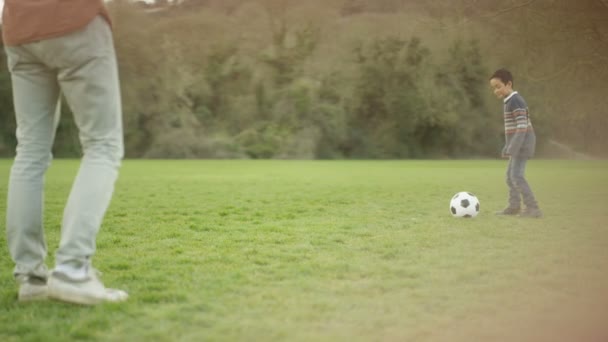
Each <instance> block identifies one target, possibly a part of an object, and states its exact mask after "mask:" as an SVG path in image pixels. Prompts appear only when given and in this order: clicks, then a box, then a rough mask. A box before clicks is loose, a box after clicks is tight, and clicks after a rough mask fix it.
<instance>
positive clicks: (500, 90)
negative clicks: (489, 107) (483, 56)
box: [490, 78, 513, 99]
mask: <svg viewBox="0 0 608 342" xmlns="http://www.w3.org/2000/svg"><path fill="white" fill-rule="evenodd" d="M490 87H491V88H492V91H493V92H494V95H496V97H498V98H499V99H504V98H505V97H507V96H509V94H511V93H512V92H513V83H512V82H511V81H509V82H507V84H504V83H502V80H501V79H500V78H493V79H491V80H490Z"/></svg>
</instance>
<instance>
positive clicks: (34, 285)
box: [17, 277, 48, 302]
mask: <svg viewBox="0 0 608 342" xmlns="http://www.w3.org/2000/svg"><path fill="white" fill-rule="evenodd" d="M47 298H48V286H47V284H46V280H43V279H38V278H30V277H24V278H22V279H20V284H19V294H18V295H17V300H19V301H20V302H32V301H37V300H45V299H47Z"/></svg>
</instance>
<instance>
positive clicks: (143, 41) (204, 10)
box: [0, 0, 608, 159]
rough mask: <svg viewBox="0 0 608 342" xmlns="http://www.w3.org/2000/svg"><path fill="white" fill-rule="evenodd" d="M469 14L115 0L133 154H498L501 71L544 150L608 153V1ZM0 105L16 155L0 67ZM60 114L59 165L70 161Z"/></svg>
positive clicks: (451, 6) (344, 1)
mask: <svg viewBox="0 0 608 342" xmlns="http://www.w3.org/2000/svg"><path fill="white" fill-rule="evenodd" d="M549 2H550V3H551V4H549ZM475 4H477V2H475V1H467V0H461V1H456V2H445V1H444V2H439V1H431V2H425V4H421V3H419V2H416V1H391V0H382V1H363V0H361V1H349V0H327V1H306V2H296V1H287V0H283V1H278V0H274V1H273V0H232V1H211V0H209V1H199V0H190V1H183V2H180V3H179V4H177V3H170V2H159V3H157V5H148V6H144V5H136V4H133V3H131V2H127V1H114V2H112V3H110V5H109V9H110V13H111V16H112V18H113V21H114V33H115V44H116V48H117V54H118V59H119V65H120V74H121V83H122V84H121V87H122V93H123V107H124V122H125V137H126V149H127V156H128V157H131V158H140V157H144V158H295V159H312V158H322V159H333V158H366V159H367V158H369V159H375V158H460V157H478V156H479V157H488V156H489V157H492V156H496V155H497V152H498V151H500V148H501V147H502V146H501V144H502V141H503V137H502V134H503V133H502V130H503V127H502V115H501V103H500V101H498V100H496V99H495V98H494V97H493V95H492V94H491V92H490V90H489V88H488V82H487V81H488V76H489V75H490V74H491V72H492V71H493V70H494V69H496V68H498V67H502V66H506V67H508V68H510V69H512V71H513V72H514V74H515V79H516V81H515V88H516V89H518V90H520V91H521V92H522V94H524V97H526V99H527V100H528V103H529V105H530V107H531V112H532V117H533V121H534V123H535V128H536V130H537V132H538V135H539V138H540V139H539V141H540V145H541V146H540V147H541V148H540V150H541V153H542V151H545V152H547V151H549V149H548V147H549V146H550V145H549V144H548V142H549V141H560V142H562V143H564V144H565V145H569V146H573V147H574V148H575V149H577V150H580V151H582V152H586V153H590V154H595V155H602V154H604V155H605V152H604V151H603V150H604V149H603V148H602V146H606V143H607V138H605V137H604V134H603V132H604V130H605V129H607V128H608V119H607V116H606V115H605V111H606V109H605V108H606V104H607V103H606V101H607V100H606V98H605V97H604V96H603V94H602V92H603V91H602V89H598V86H599V85H601V84H602V83H603V78H605V77H606V76H608V60H606V57H605V56H606V53H605V52H607V51H608V21H607V20H606V18H608V7H606V5H605V3H604V2H602V1H591V0H588V1H579V2H576V3H575V2H568V1H532V2H530V1H527V2H524V1H513V4H511V5H509V4H504V3H501V4H499V3H496V4H492V5H490V4H486V5H483V6H475ZM541 12H542V14H541ZM580 35H584V36H585V37H586V38H587V40H581V39H578V37H579V36H580ZM602 52H604V53H603V54H602ZM3 58H4V57H3ZM5 64H6V63H5V61H2V65H5ZM0 108H1V110H0V125H1V126H0V135H1V136H0V138H1V139H0V155H4V156H9V155H12V153H13V150H14V144H15V138H14V128H15V127H14V126H15V124H14V118H13V112H12V105H11V95H10V79H9V76H8V73H7V72H6V68H4V71H3V72H2V73H0ZM63 114H64V115H63V117H62V120H61V121H60V125H59V129H58V134H57V142H56V146H55V151H54V152H55V154H56V155H59V156H77V155H78V154H79V153H80V148H79V147H78V135H77V129H76V127H75V126H74V123H73V121H72V120H71V117H70V116H71V115H70V113H69V108H68V107H67V106H64V110H63Z"/></svg>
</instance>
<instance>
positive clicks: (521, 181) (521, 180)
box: [507, 157, 538, 209]
mask: <svg viewBox="0 0 608 342" xmlns="http://www.w3.org/2000/svg"><path fill="white" fill-rule="evenodd" d="M527 161H528V158H525V157H523V158H522V157H511V158H509V165H508V167H507V185H508V186H509V207H510V208H520V207H521V201H522V199H523V202H524V205H525V206H526V208H528V209H537V208H538V203H537V202H536V199H535V198H534V193H532V189H530V186H529V185H528V182H527V181H526V178H525V172H526V163H527Z"/></svg>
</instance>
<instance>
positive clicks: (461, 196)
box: [450, 191, 479, 218]
mask: <svg viewBox="0 0 608 342" xmlns="http://www.w3.org/2000/svg"><path fill="white" fill-rule="evenodd" d="M450 212H451V213H452V216H454V217H465V218H471V217H475V216H477V214H479V199H477V196H475V195H473V194H472V193H470V192H466V191H462V192H459V193H457V194H456V195H454V197H452V200H451V201H450Z"/></svg>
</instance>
